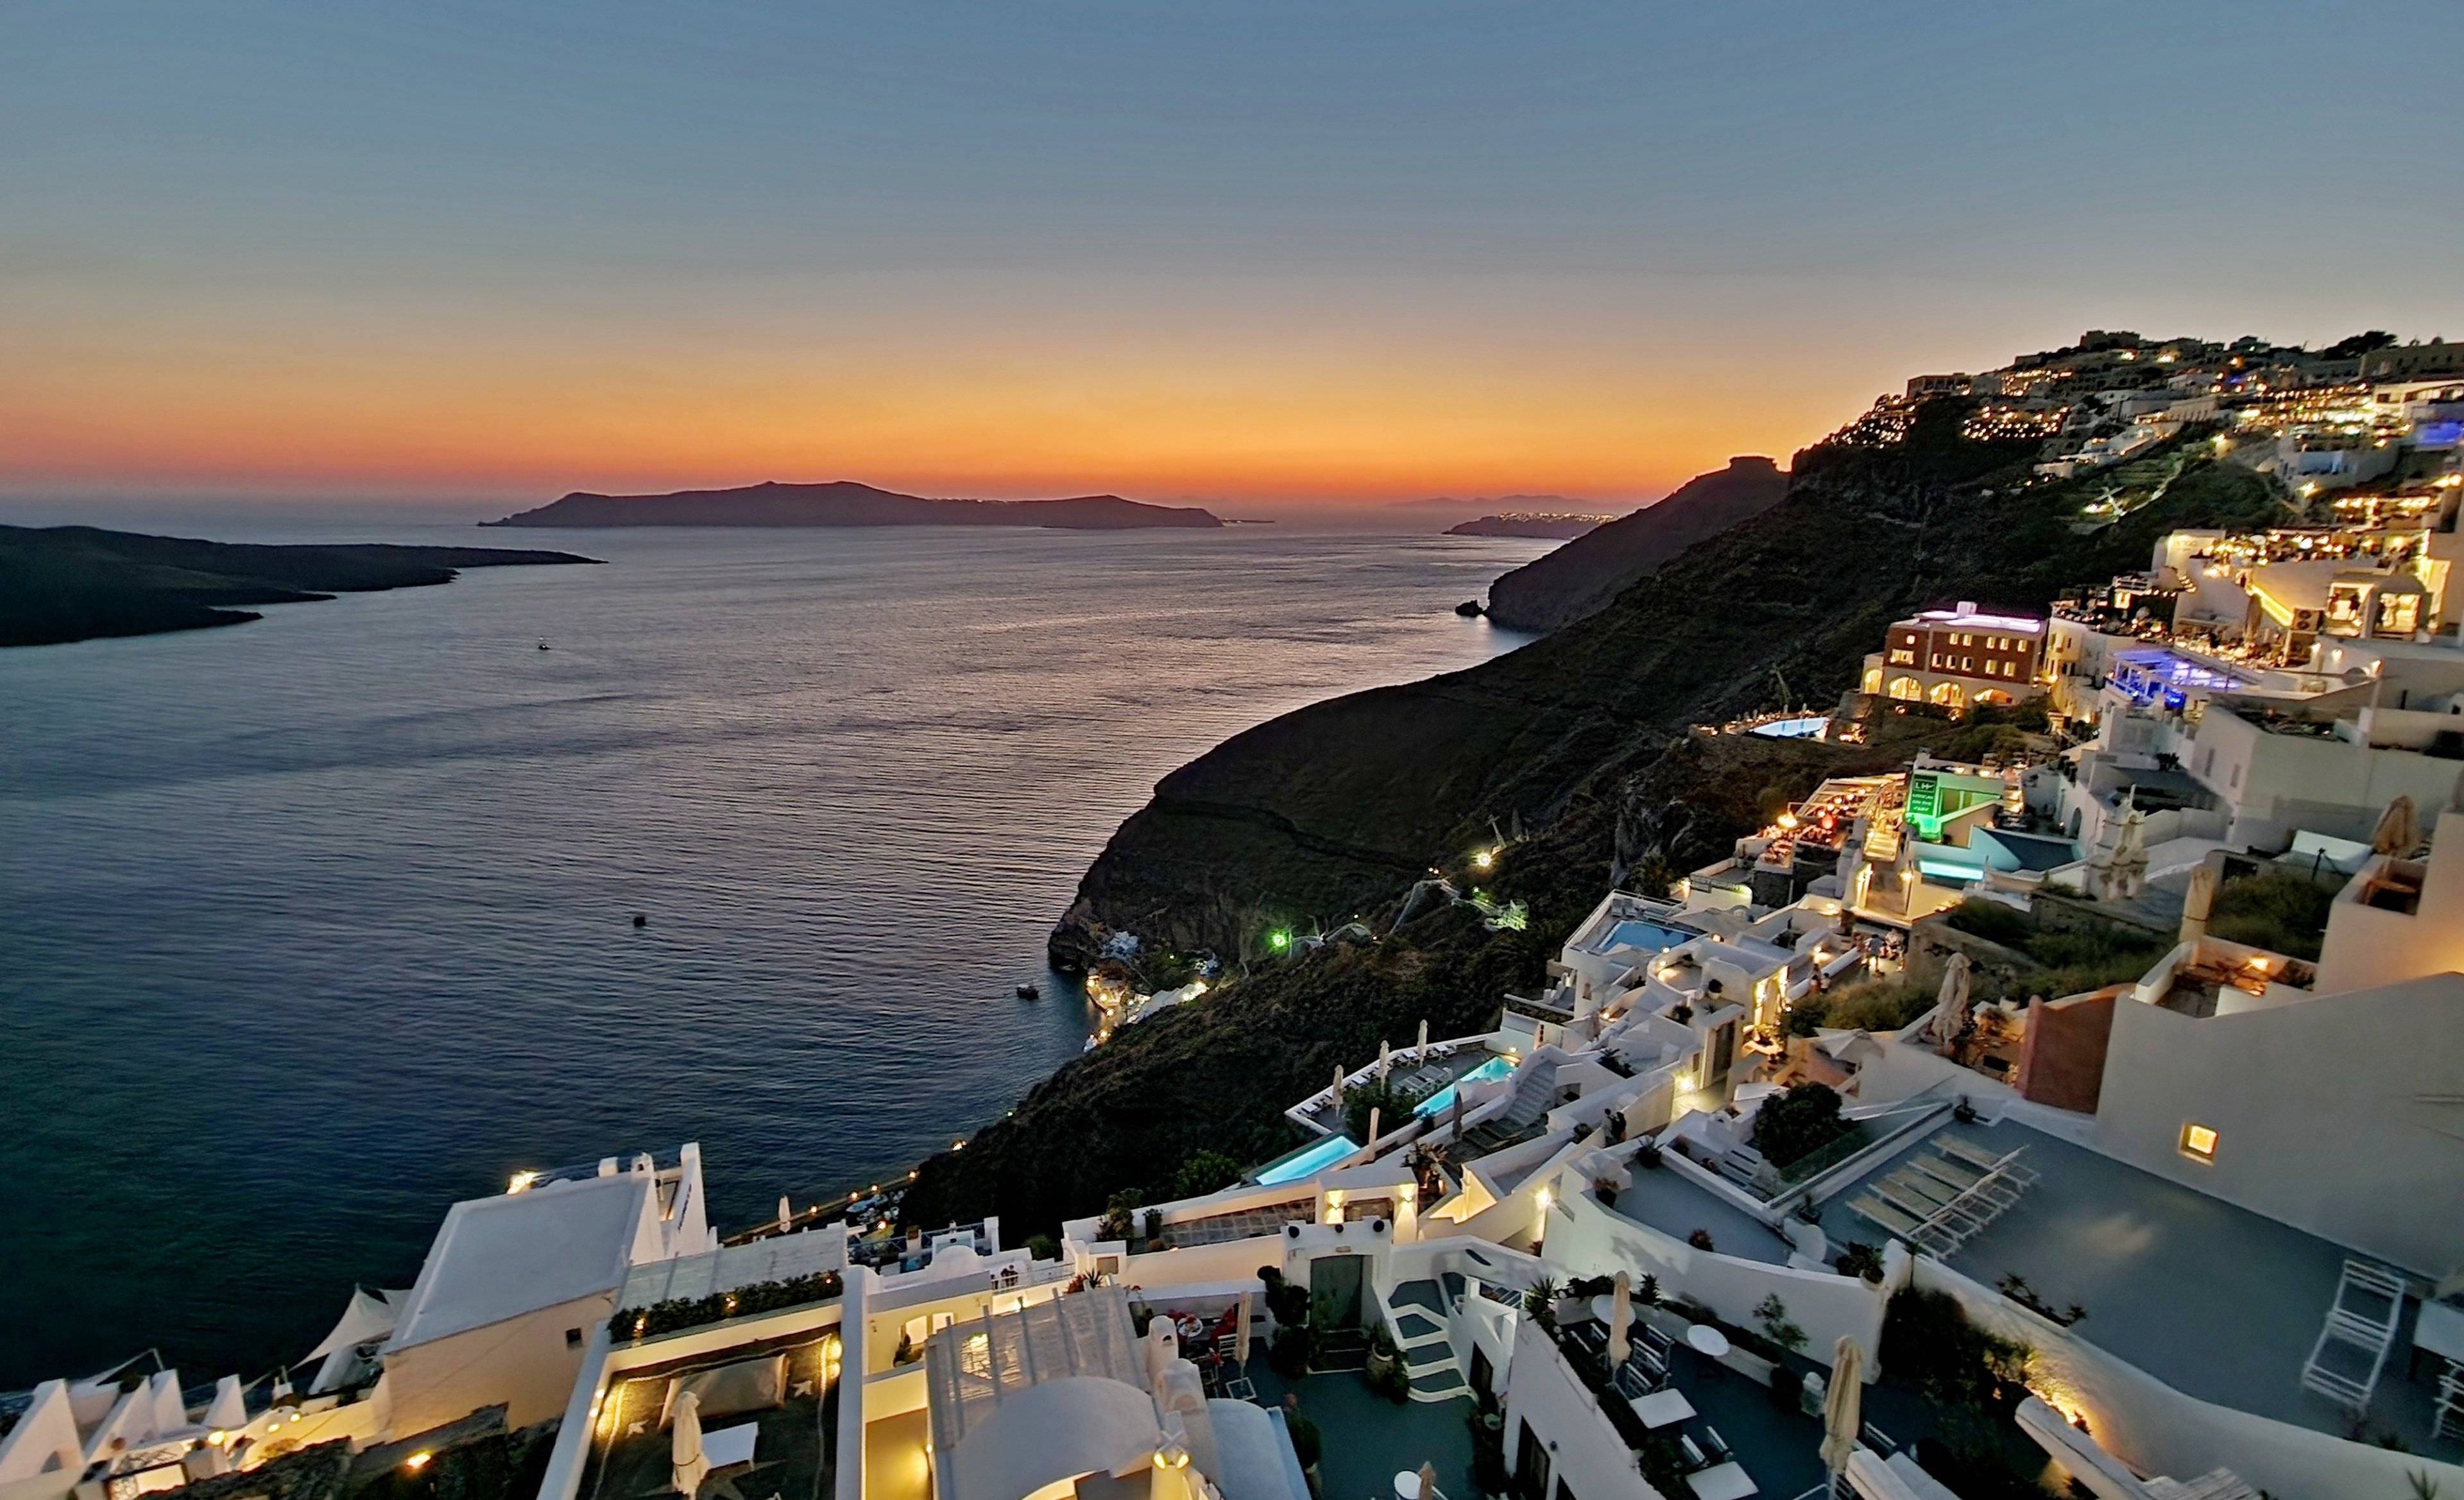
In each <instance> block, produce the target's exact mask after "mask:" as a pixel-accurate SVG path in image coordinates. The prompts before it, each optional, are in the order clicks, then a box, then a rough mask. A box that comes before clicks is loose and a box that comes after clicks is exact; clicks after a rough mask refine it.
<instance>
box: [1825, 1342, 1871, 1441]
mask: <svg viewBox="0 0 2464 1500" xmlns="http://www.w3.org/2000/svg"><path fill="white" fill-rule="evenodd" d="M1863 1364H1864V1351H1863V1350H1861V1349H1859V1348H1858V1347H1857V1340H1855V1339H1853V1338H1849V1337H1846V1336H1844V1335H1843V1336H1842V1337H1841V1338H1840V1340H1839V1342H1837V1343H1836V1344H1834V1345H1832V1346H1831V1388H1830V1389H1829V1390H1827V1391H1824V1392H1823V1393H1822V1466H1823V1467H1825V1468H1827V1469H1829V1470H1830V1471H1831V1472H1832V1473H1834V1474H1837V1473H1838V1472H1839V1471H1840V1470H1841V1469H1843V1468H1846V1467H1848V1455H1849V1454H1851V1453H1853V1452H1855V1451H1856V1449H1857V1433H1858V1430H1859V1423H1860V1422H1861V1421H1862V1420H1863V1417H1864V1404H1865V1392H1864V1388H1863V1379H1864V1371H1863V1369H1862V1366H1863Z"/></svg>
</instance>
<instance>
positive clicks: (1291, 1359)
mask: <svg viewBox="0 0 2464 1500" xmlns="http://www.w3.org/2000/svg"><path fill="white" fill-rule="evenodd" d="M1266 1363H1267V1365H1268V1366H1269V1367H1270V1368H1272V1369H1273V1370H1274V1372H1275V1373H1276V1374H1277V1375H1280V1376H1282V1377H1283V1378H1284V1379H1287V1380H1296V1379H1300V1378H1301V1376H1302V1375H1303V1374H1305V1373H1307V1371H1308V1370H1309V1325H1308V1324H1307V1323H1286V1324H1284V1325H1283V1326H1281V1327H1279V1328H1277V1329H1276V1330H1275V1341H1274V1342H1273V1343H1271V1344H1269V1345H1267V1346H1266Z"/></svg>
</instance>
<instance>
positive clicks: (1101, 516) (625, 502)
mask: <svg viewBox="0 0 2464 1500" xmlns="http://www.w3.org/2000/svg"><path fill="white" fill-rule="evenodd" d="M480 524H482V525H486V526H1046V527H1054V528H1058V529H1061V530H1067V531H1132V530H1141V529H1144V528H1147V527H1154V526H1221V525H1222V524H1223V522H1222V521H1221V519H1219V518H1217V517H1216V516H1215V515H1214V513H1212V512H1210V511H1204V510H1199V509H1198V508H1197V507H1195V506H1171V505H1149V504H1146V503H1145V502H1144V501H1141V500H1127V499H1123V498H1122V497H1121V496H1117V495H1080V496H1071V497H1069V498H1067V499H1060V500H945V499H927V498H925V497H924V496H918V495H900V494H899V493H897V492H896V491H894V490H880V489H875V488H874V487H873V486H871V485H869V484H858V483H856V482H855V481H853V480H851V479H838V480H833V481H831V482H830V483H828V484H781V483H779V482H778V481H777V480H775V479H774V480H771V481H769V482H767V483H764V484H754V485H745V486H742V487H740V488H737V489H732V490H677V491H674V492H672V493H671V494H667V495H594V494H591V493H589V492H587V491H582V490H577V491H575V492H574V493H573V494H571V495H568V496H564V497H563V498H561V499H559V500H556V501H554V502H553V503H550V504H547V505H542V506H540V507H539V509H537V510H530V511H523V512H521V513H520V514H518V515H515V516H508V517H506V518H504V519H502V520H492V521H482V522H481V523H480Z"/></svg>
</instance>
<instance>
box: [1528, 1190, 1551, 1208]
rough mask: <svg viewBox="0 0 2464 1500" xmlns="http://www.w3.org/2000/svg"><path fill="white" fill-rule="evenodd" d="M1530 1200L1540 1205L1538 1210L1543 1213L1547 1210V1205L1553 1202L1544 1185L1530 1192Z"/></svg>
mask: <svg viewBox="0 0 2464 1500" xmlns="http://www.w3.org/2000/svg"><path fill="white" fill-rule="evenodd" d="M1531 1201H1532V1202H1535V1203H1538V1204H1539V1205H1540V1211H1541V1212H1542V1213H1544V1214H1545V1213H1547V1212H1548V1211H1549V1205H1550V1204H1551V1202H1555V1200H1554V1199H1552V1198H1551V1197H1550V1196H1549V1190H1548V1189H1547V1188H1545V1187H1544V1188H1542V1189H1540V1191H1538V1192H1536V1193H1534V1194H1532V1195H1531Z"/></svg>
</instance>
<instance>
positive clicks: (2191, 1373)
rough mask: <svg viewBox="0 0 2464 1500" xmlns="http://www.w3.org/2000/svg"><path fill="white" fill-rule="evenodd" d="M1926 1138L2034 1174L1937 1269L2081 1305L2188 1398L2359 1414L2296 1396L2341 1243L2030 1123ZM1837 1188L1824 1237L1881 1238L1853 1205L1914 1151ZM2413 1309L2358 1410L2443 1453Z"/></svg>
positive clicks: (2094, 1323) (2125, 1350)
mask: <svg viewBox="0 0 2464 1500" xmlns="http://www.w3.org/2000/svg"><path fill="white" fill-rule="evenodd" d="M1926 1139H1947V1140H1950V1141H1954V1142H1962V1143H1965V1144H1966V1145H1967V1146H1968V1147H1969V1148H1971V1149H1972V1150H1973V1151H1974V1152H1975V1153H1976V1154H1978V1155H1980V1156H1984V1155H1990V1156H1993V1157H1996V1158H1998V1157H2003V1156H2007V1155H2009V1154H2010V1153H2011V1152H2013V1151H2019V1152H2021V1153H2022V1155H2021V1156H2020V1158H2019V1159H2020V1160H2021V1161H2023V1162H2025V1163H2026V1164H2027V1166H2028V1167H2029V1169H2030V1170H2031V1171H2033V1172H2034V1173H2035V1176H2036V1180H2035V1183H2034V1184H2033V1185H2031V1186H2029V1187H2028V1188H2027V1189H2026V1191H2025V1192H2024V1193H2021V1194H2020V1195H2018V1196H2017V1198H2016V1201H2015V1202H2013V1203H2012V1204H2011V1206H2009V1207H2008V1208H2007V1209H2006V1210H2005V1211H2003V1212H2002V1213H2001V1214H2000V1215H1999V1217H1998V1218H1996V1219H1994V1220H1993V1222H1992V1223H1991V1224H1989V1225H1987V1226H1986V1227H1985V1228H1983V1229H1982V1230H1981V1231H1980V1232H1977V1233H1975V1234H1973V1235H1972V1236H1971V1237H1969V1238H1967V1239H1966V1240H1965V1242H1964V1243H1962V1244H1960V1245H1959V1246H1958V1247H1957V1248H1956V1249H1954V1250H1952V1251H1951V1253H1950V1254H1949V1255H1948V1256H1947V1264H1948V1265H1950V1266H1951V1267H1952V1268H1954V1269H1956V1270H1958V1271H1960V1272H1962V1273H1963V1274H1965V1275H1967V1276H1968V1277H1969V1278H1970V1279H1972V1280H1974V1281H1977V1282H1980V1283H1983V1284H1985V1285H1988V1286H1992V1285H1996V1284H1999V1283H2001V1282H2002V1280H2003V1278H2004V1277H2005V1276H2008V1275H2017V1276H2019V1277H2021V1278H2022V1279H2023V1280H2024V1281H2025V1283H2026V1285H2027V1288H2028V1289H2029V1290H2030V1292H2031V1294H2032V1295H2033V1296H2034V1297H2035V1299H2036V1300H2037V1302H2038V1303H2040V1304H2041V1305H2043V1306H2046V1307H2052V1308H2058V1309H2066V1308H2069V1307H2072V1306H2078V1307H2082V1308H2084V1309H2086V1310H2087V1313H2088V1314H2089V1315H2088V1316H2087V1317H2086V1318H2085V1319H2084V1320H2083V1321H2081V1322H2079V1324H2077V1325H2076V1326H2075V1327H2074V1328H2073V1329H2072V1330H2071V1333H2072V1334H2073V1335H2074V1336H2076V1337H2078V1338H2079V1339H2081V1340H2083V1341H2084V1342H2086V1343H2089V1344H2093V1345H2095V1346H2097V1347H2098V1348H2100V1349H2102V1350H2104V1351H2105V1352H2106V1353H2108V1354H2111V1355H2114V1356H2116V1357H2120V1358H2122V1359H2123V1360H2126V1361H2128V1362H2129V1363H2131V1364H2133V1365H2136V1366H2137V1367H2138V1368H2140V1369H2141V1370H2144V1371H2145V1372H2146V1373H2147V1374H2149V1375H2151V1376H2154V1377H2155V1378H2156V1379H2160V1380H2163V1381H2164V1382H2166V1383H2167V1385H2170V1386H2172V1387H2173V1388H2174V1389H2176V1390H2178V1391H2181V1392H2182V1393H2184V1394H2185V1395H2188V1396H2192V1397H2195V1398H2197V1399H2199V1400H2201V1401H2212V1402H2215V1403H2216V1404H2219V1405H2223V1406H2229V1407H2232V1408H2233V1409H2235V1410H2239V1411H2245V1412H2249V1413H2252V1414H2253V1415H2255V1416H2260V1417H2265V1418H2269V1419H2272V1420H2274V1421H2277V1422H2283V1423H2293V1424H2295V1425H2298V1426H2302V1427H2308V1428H2310V1429H2312V1430H2315V1431H2320V1432H2327V1433H2333V1434H2336V1435H2338V1436H2343V1435H2344V1434H2346V1433H2348V1432H2350V1431H2351V1430H2353V1428H2354V1425H2355V1414H2354V1413H2352V1412H2350V1411H2348V1410H2346V1409H2345V1408H2344V1407H2343V1406H2341V1405H2339V1404H2337V1403H2336V1402H2335V1401H2330V1400H2329V1399H2327V1398H2326V1397H2323V1396H2321V1395H2317V1394H2315V1393H2313V1392H2311V1391H2308V1390H2305V1389H2304V1388H2303V1385H2302V1371H2303V1367H2304V1365H2305V1363H2306V1362H2307V1361H2308V1359H2309V1357H2310V1353H2311V1348H2312V1345H2313V1343H2314V1342H2315V1341H2316V1340H2317V1338H2318V1336H2319V1332H2320V1328H2321V1323H2322V1321H2323V1320H2324V1318H2325V1317H2326V1314H2327V1310H2328V1308H2329V1307H2330V1305H2331V1304H2333V1303H2334V1302H2335V1300H2336V1297H2337V1286H2338V1281H2339V1278H2340V1276H2341V1275H2342V1273H2343V1266H2344V1262H2345V1260H2346V1258H2347V1256H2348V1254H2349V1252H2348V1251H2347V1250H2346V1249H2345V1248H2344V1247H2343V1246H2338V1245H2335V1244H2331V1243H2330V1242H2328V1241H2326V1240H2322V1239H2321V1238H2319V1237H2318V1236H2316V1235H2312V1234H2308V1233H2305V1232H2303V1231H2301V1230H2299V1229H2296V1228H2293V1227H2292V1226H2290V1225H2288V1224H2279V1223H2277V1221H2275V1220H2273V1219H2268V1218H2265V1217H2262V1216H2260V1215H2258V1214H2255V1213H2252V1212H2250V1211H2249V1210H2247V1209H2243V1208H2238V1207H2235V1206H2233V1204H2231V1203H2227V1202H2223V1201H2221V1200H2218V1199H2214V1198H2210V1197H2208V1196H2207V1195H2206V1194H2204V1193H2200V1192H2197V1191H2195V1190H2193V1189H2191V1188H2188V1187H2184V1186H2182V1185H2180V1184H2179V1183H2175V1182H2171V1181H2167V1180H2165V1179H2163V1178H2160V1177H2156V1176H2153V1175H2152V1174H2149V1173H2146V1172H2143V1171H2141V1170H2139V1169H2138V1168H2136V1167H2132V1166H2128V1165H2125V1164H2123V1163H2122V1162H2120V1161H2116V1160H2114V1159H2112V1158H2108V1157H2104V1156H2101V1155H2100V1154H2098V1153H2096V1152H2093V1151H2090V1150H2087V1149H2086V1148H2084V1147H2081V1146H2076V1145H2073V1144H2071V1143H2070V1142H2068V1141H2065V1140H2061V1139H2057V1138H2056V1137H2055V1136H2048V1135H2045V1134H2044V1133H2042V1132H2040V1131H2036V1130H2032V1129H2030V1128H2029V1127H2027V1126H2024V1125H2019V1124H2016V1123H2013V1122H2010V1121H2005V1122H2003V1123H2001V1124H1998V1125H1986V1124H1982V1123H1979V1124H1949V1125H1946V1126H1944V1127H1943V1129H1942V1130H1940V1131H1938V1132H1935V1133H1932V1135H1931V1136H1928V1137H1926ZM1922 1149H1925V1144H1924V1142H1922V1141H1912V1142H1911V1144H1910V1147H1909V1149H1908V1150H1907V1151H1905V1152H1901V1153H1896V1154H1894V1155H1893V1156H1892V1157H1891V1158H1889V1159H1887V1160H1885V1161H1883V1162H1881V1164H1880V1165H1878V1166H1876V1167H1874V1168H1873V1169H1871V1170H1870V1171H1868V1172H1866V1173H1865V1174H1864V1175H1863V1176H1861V1177H1860V1178H1859V1179H1858V1180H1857V1181H1856V1182H1855V1183H1853V1184H1852V1185H1850V1186H1849V1187H1846V1188H1844V1189H1841V1190H1839V1191H1838V1192H1837V1193H1836V1194H1834V1195H1833V1196H1832V1197H1831V1198H1830V1199H1829V1201H1828V1202H1827V1203H1826V1206H1825V1209H1824V1213H1823V1218H1822V1225H1823V1228H1824V1230H1825V1232H1826V1233H1827V1234H1828V1235H1829V1237H1830V1240H1831V1243H1832V1244H1833V1245H1834V1246H1838V1245H1843V1244H1846V1243H1848V1242H1851V1241H1862V1242H1865V1243H1868V1244H1877V1243H1880V1242H1881V1241H1882V1240H1883V1239H1885V1238H1887V1236H1886V1235H1885V1233H1884V1232H1883V1230H1882V1229H1881V1227H1880V1226H1878V1225H1877V1224H1875V1223H1873V1222H1871V1221H1869V1220H1867V1219H1865V1218H1863V1217H1862V1216H1861V1215H1860V1214H1859V1212H1858V1211H1856V1210H1855V1209H1853V1208H1852V1207H1851V1206H1850V1204H1851V1202H1853V1201H1855V1200H1857V1199H1859V1198H1860V1197H1863V1196H1865V1194H1866V1190H1867V1189H1868V1188H1872V1187H1875V1186H1876V1185H1877V1184H1879V1183H1881V1181H1882V1180H1884V1179H1886V1178H1888V1177H1889V1176H1890V1175H1891V1174H1893V1173H1894V1172H1895V1171H1897V1170H1899V1169H1900V1167H1901V1166H1902V1164H1903V1162H1905V1161H1907V1160H1908V1159H1909V1158H1912V1157H1913V1156H1914V1155H1915V1153H1916V1152H1917V1151H1919V1150H1922ZM2410 1323H2411V1318H2410V1314H2409V1313H2407V1314H2406V1315H2405V1317H2404V1319H2403V1323H2402V1326H2401V1327H2400V1328H2399V1329H2398V1332H2397V1338H2396V1343H2395V1347H2394V1352H2393V1353H2392V1354H2391V1355H2390V1357H2389V1358H2388V1360H2387V1368H2386V1371H2385V1373H2384V1374H2383V1375H2382V1376H2381V1377H2380V1379H2379V1381H2378V1386H2377V1390H2376V1393H2375V1395H2374V1397H2373V1399H2372V1401H2371V1403H2370V1407H2369V1410H2368V1413H2367V1418H2368V1421H2369V1423H2371V1424H2372V1425H2373V1426H2374V1427H2377V1428H2379V1429H2383V1430H2385V1431H2387V1432H2391V1433H2393V1434H2395V1435H2397V1436H2398V1437H2400V1438H2402V1439H2403V1441H2404V1442H2406V1443H2407V1444H2409V1445H2410V1446H2411V1448H2412V1449H2413V1451H2415V1452H2421V1453H2432V1454H2436V1455H2438V1456H2440V1457H2444V1458H2449V1459H2451V1460H2452V1459H2453V1458H2454V1457H2455V1456H2456V1455H2457V1453H2458V1452H2459V1450H2464V1444H2458V1443H2457V1442H2455V1441H2453V1440H2447V1441H2433V1439H2432V1437H2431V1421H2432V1418H2431V1404H2432V1401H2433V1400H2434V1397H2435V1385H2434V1383H2433V1382H2432V1381H2431V1380H2430V1379H2418V1380H2416V1379H2406V1378H2405V1377H2406V1366H2407V1362H2408V1361H2407V1354H2408V1349H2409V1342H2410V1337H2411V1328H2410Z"/></svg>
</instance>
